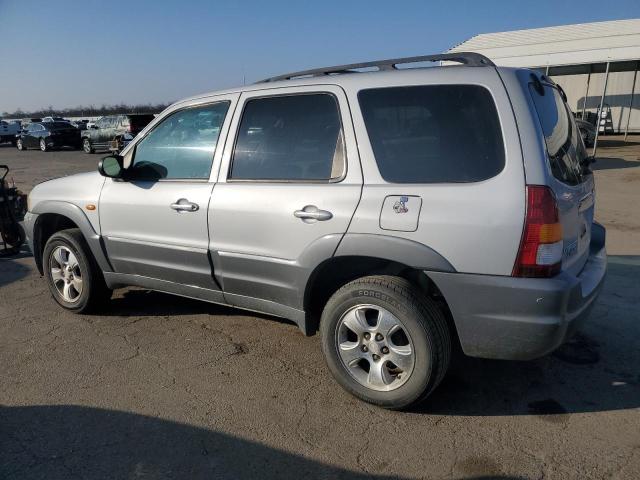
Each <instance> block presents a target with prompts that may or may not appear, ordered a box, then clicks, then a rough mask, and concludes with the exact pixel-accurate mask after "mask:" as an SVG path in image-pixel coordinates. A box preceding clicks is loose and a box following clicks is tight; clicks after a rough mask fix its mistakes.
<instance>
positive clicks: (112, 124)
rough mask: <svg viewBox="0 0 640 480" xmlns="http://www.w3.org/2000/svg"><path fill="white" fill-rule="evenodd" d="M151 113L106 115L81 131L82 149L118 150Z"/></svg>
mask: <svg viewBox="0 0 640 480" xmlns="http://www.w3.org/2000/svg"><path fill="white" fill-rule="evenodd" d="M153 118H154V115H153V114H146V113H144V114H126V115H107V116H105V117H102V118H100V119H99V120H98V121H96V123H95V125H92V126H91V127H89V128H87V129H86V130H84V131H83V132H82V149H83V150H84V151H85V153H94V152H96V151H98V150H111V151H116V152H119V151H120V150H122V149H123V148H124V147H126V146H127V144H128V143H129V142H130V141H131V140H133V137H135V136H136V134H138V132H140V131H141V130H142V129H143V128H144V127H146V126H147V125H148V124H149V122H150V121H151V120H153Z"/></svg>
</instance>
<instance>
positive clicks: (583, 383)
mask: <svg viewBox="0 0 640 480" xmlns="http://www.w3.org/2000/svg"><path fill="white" fill-rule="evenodd" d="M639 279H640V257H639V256H611V257H609V262H608V271H607V279H606V281H605V287H604V290H603V292H602V294H601V296H600V297H599V298H598V300H597V302H598V303H597V304H596V305H595V307H594V309H593V310H592V311H591V313H590V318H589V319H588V320H587V322H586V323H585V324H584V326H583V327H582V328H581V330H580V331H579V332H578V333H576V334H575V335H574V336H573V338H572V339H570V340H569V341H568V342H567V343H565V344H564V345H563V346H561V347H560V348H559V349H558V350H556V351H555V352H554V353H552V354H550V355H547V356H546V357H543V358H540V359H538V360H533V361H529V362H513V361H500V360H482V359H475V358H470V357H465V356H462V355H461V356H459V358H456V361H455V363H454V365H453V366H452V369H451V371H450V373H449V374H448V375H447V377H446V378H445V379H444V380H443V382H442V384H441V385H440V386H439V387H438V388H437V389H436V391H435V392H434V393H433V394H432V395H431V397H429V399H428V400H427V401H426V402H425V403H424V404H422V405H420V406H418V407H416V409H415V410H414V411H415V412H416V413H428V414H440V415H474V416H503V415H536V416H540V417H541V418H542V419H543V420H546V421H550V422H563V421H567V418H566V417H567V415H566V414H571V413H585V412H601V411H612V410H626V409H635V408H638V407H640V373H639V372H640V349H638V336H639V335H640V326H639V325H638V322H637V306H638V304H640V292H639V291H638V289H637V285H638V281H639Z"/></svg>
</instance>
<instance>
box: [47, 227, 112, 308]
mask: <svg viewBox="0 0 640 480" xmlns="http://www.w3.org/2000/svg"><path fill="white" fill-rule="evenodd" d="M60 246H62V247H66V248H68V249H69V250H70V251H71V252H72V253H73V254H74V255H75V257H76V258H77V260H78V268H79V269H80V273H81V278H82V284H83V285H82V291H81V292H80V295H79V296H78V298H77V300H74V301H73V302H68V301H66V300H65V299H64V297H63V296H62V294H61V293H60V292H59V290H58V288H57V287H56V285H55V284H54V280H53V277H52V273H51V266H52V262H53V261H54V260H52V255H53V253H54V251H55V250H56V247H60ZM42 264H43V269H44V276H45V277H46V279H47V285H48V286H49V290H50V291H51V295H52V296H53V298H54V300H55V301H56V302H58V304H59V305H60V306H62V307H63V308H65V309H67V310H70V311H72V312H74V313H87V312H90V311H92V310H96V309H97V308H98V307H99V306H102V305H103V304H104V303H105V301H106V300H108V299H109V298H110V297H111V290H109V288H108V287H107V285H106V284H105V281H104V276H103V275H102V272H101V270H100V267H99V266H98V264H97V263H96V261H95V259H94V258H93V255H92V254H91V250H90V249H89V246H88V245H87V242H86V240H85V239H84V237H83V236H82V233H81V232H80V229H78V228H71V229H68V230H62V231H60V232H57V233H54V234H53V235H52V236H51V238H49V240H48V241H47V244H46V245H45V247H44V252H43V254H42Z"/></svg>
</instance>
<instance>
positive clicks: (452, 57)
mask: <svg viewBox="0 0 640 480" xmlns="http://www.w3.org/2000/svg"><path fill="white" fill-rule="evenodd" d="M418 62H458V63H462V64H464V65H467V66H469V67H495V64H494V63H493V62H492V61H491V60H489V59H488V58H487V57H485V56H484V55H481V54H479V53H475V52H456V53H441V54H438V55H422V56H418V57H404V58H391V59H388V60H376V61H373V62H363V63H351V64H348V65H337V66H335V67H324V68H314V69H312V70H302V71H300V72H293V73H287V74H284V75H278V76H276V77H271V78H266V79H264V80H260V81H259V82H256V83H266V82H275V81H278V80H291V79H293V78H299V77H318V76H320V75H334V74H340V73H357V71H358V70H360V69H363V68H377V69H378V70H395V69H397V65H402V64H407V63H418Z"/></svg>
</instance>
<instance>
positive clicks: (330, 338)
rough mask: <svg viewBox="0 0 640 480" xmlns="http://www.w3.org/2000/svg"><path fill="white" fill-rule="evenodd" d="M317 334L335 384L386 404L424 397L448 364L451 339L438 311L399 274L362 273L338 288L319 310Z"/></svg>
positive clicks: (412, 401) (397, 406)
mask: <svg viewBox="0 0 640 480" xmlns="http://www.w3.org/2000/svg"><path fill="white" fill-rule="evenodd" d="M320 332H321V336H322V349H323V352H324V354H325V358H326V361H327V365H328V367H329V370H330V371H331V373H332V374H333V376H334V377H335V379H336V380H337V381H338V383H340V385H341V386H342V387H343V388H345V389H346V390H347V391H349V392H351V393H352V394H353V395H355V396H356V397H358V398H360V399H362V400H364V401H366V402H369V403H373V404H376V405H379V406H382V407H385V408H391V409H401V408H406V407H408V406H410V405H412V404H415V403H417V402H419V401H421V400H423V399H425V398H426V397H427V396H428V395H429V394H430V393H431V392H432V391H433V390H434V389H435V388H436V387H437V386H438V384H439V383H440V381H441V380H442V378H443V377H444V375H445V373H446V371H447V369H448V366H449V361H450V357H451V339H450V334H449V330H448V326H447V323H446V320H445V317H444V315H443V313H442V311H441V310H440V308H439V307H438V306H437V305H436V303H435V302H434V301H433V300H431V299H430V298H428V297H426V296H425V295H423V294H422V293H421V292H420V291H418V290H417V289H416V288H415V287H414V286H413V285H412V284H411V283H410V282H409V281H407V280H405V279H403V278H400V277H391V276H370V277H363V278H360V279H358V280H355V281H353V282H351V283H348V284H347V285H345V286H344V287H342V288H341V289H339V290H338V291H337V292H336V293H335V294H334V295H333V296H332V297H331V298H330V299H329V301H328V302H327V304H326V306H325V308H324V311H323V313H322V318H321V323H320Z"/></svg>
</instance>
